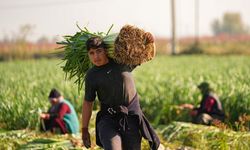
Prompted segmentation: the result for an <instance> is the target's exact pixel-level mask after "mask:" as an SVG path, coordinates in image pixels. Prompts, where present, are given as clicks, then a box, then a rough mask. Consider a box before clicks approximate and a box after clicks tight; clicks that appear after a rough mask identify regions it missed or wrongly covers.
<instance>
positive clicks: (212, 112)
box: [181, 82, 225, 125]
mask: <svg viewBox="0 0 250 150" xmlns="http://www.w3.org/2000/svg"><path fill="white" fill-rule="evenodd" d="M198 88H199V90H200V92H201V94H202V100H201V102H200V106H199V107H194V106H193V105H192V104H183V105H181V108H187V109H190V115H191V116H192V118H193V119H192V120H193V123H196V124H205V125H210V124H211V123H212V122H213V121H214V120H216V121H224V119H225V114H224V112H223V109H222V105H221V102H220V100H219V98H218V97H217V96H216V95H215V94H214V92H213V90H212V88H211V87H210V85H209V84H208V83H207V82H202V83H201V84H200V85H198Z"/></svg>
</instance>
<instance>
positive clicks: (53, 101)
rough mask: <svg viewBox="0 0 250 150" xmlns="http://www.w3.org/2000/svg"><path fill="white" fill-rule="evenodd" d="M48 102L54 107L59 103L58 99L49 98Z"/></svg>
mask: <svg viewBox="0 0 250 150" xmlns="http://www.w3.org/2000/svg"><path fill="white" fill-rule="evenodd" d="M49 101H50V103H51V104H52V105H55V104H57V103H58V102H59V98H49Z"/></svg>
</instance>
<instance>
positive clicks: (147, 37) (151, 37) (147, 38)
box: [145, 32, 154, 43]
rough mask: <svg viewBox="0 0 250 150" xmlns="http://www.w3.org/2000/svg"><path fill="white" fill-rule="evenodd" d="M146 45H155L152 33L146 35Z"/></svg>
mask: <svg viewBox="0 0 250 150" xmlns="http://www.w3.org/2000/svg"><path fill="white" fill-rule="evenodd" d="M145 38H146V43H154V37H153V35H152V34H151V33H150V32H146V33H145Z"/></svg>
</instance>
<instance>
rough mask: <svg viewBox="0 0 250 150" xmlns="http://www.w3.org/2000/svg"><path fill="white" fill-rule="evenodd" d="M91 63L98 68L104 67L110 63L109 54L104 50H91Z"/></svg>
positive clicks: (89, 52) (89, 53)
mask: <svg viewBox="0 0 250 150" xmlns="http://www.w3.org/2000/svg"><path fill="white" fill-rule="evenodd" d="M88 55H89V59H90V61H91V62H92V63H93V64H94V65H96V66H102V65H105V64H107V63H108V57H107V52H106V50H105V49H104V48H97V49H92V48H91V49H90V50H89V51H88Z"/></svg>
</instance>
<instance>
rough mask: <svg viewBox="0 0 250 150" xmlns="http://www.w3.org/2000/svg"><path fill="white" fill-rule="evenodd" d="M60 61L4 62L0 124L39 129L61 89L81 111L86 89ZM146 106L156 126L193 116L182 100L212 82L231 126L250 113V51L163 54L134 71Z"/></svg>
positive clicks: (186, 100)
mask: <svg viewBox="0 0 250 150" xmlns="http://www.w3.org/2000/svg"><path fill="white" fill-rule="evenodd" d="M60 63H61V61H60V60H47V59H44V60H29V61H12V62H2V63H0V72H1V74H0V83H1V84H0V89H1V90H0V101H1V103H0V110H1V111H0V128H4V129H23V128H30V129H35V128H37V127H38V119H39V118H38V113H39V112H41V111H46V110H47V108H48V105H49V102H48V100H47V95H48V93H49V91H50V89H51V88H53V87H55V88H58V89H59V90H60V91H61V92H62V93H63V94H64V97H66V98H67V99H69V100H70V101H71V102H72V103H73V105H74V106H75V108H76V110H77V112H78V113H79V114H80V113H81V104H82V97H83V94H84V93H83V91H81V93H78V91H77V86H76V85H74V84H73V82H72V81H65V76H64V74H63V72H62V70H61V68H60V66H61V64H60ZM133 74H134V76H135V82H136V86H137V90H138V93H139V95H140V100H141V105H142V109H143V111H144V112H145V114H146V116H147V117H148V118H149V120H150V121H151V122H152V123H153V124H154V125H155V126H157V125H160V124H163V125H164V124H168V123H170V122H171V121H189V120H190V118H189V117H188V112H186V111H183V110H179V109H178V105H179V104H182V103H193V104H198V103H199V101H200V99H201V95H200V93H199V91H198V89H197V88H196V86H197V84H199V83H200V82H202V81H207V82H209V83H210V84H211V86H212V87H213V88H214V89H215V91H216V93H217V94H218V95H219V97H220V99H221V101H222V104H223V108H224V109H225V112H226V114H227V115H228V118H227V123H228V125H233V124H234V122H235V121H237V120H238V117H239V116H241V115H243V114H250V76H249V74H250V59H249V57H248V56H227V57H226V56H224V57H222V56H220V57H216V56H176V57H170V56H160V57H157V58H156V59H154V60H153V61H151V62H149V63H146V64H144V65H142V66H139V67H138V68H137V69H136V70H135V71H134V73H133Z"/></svg>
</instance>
